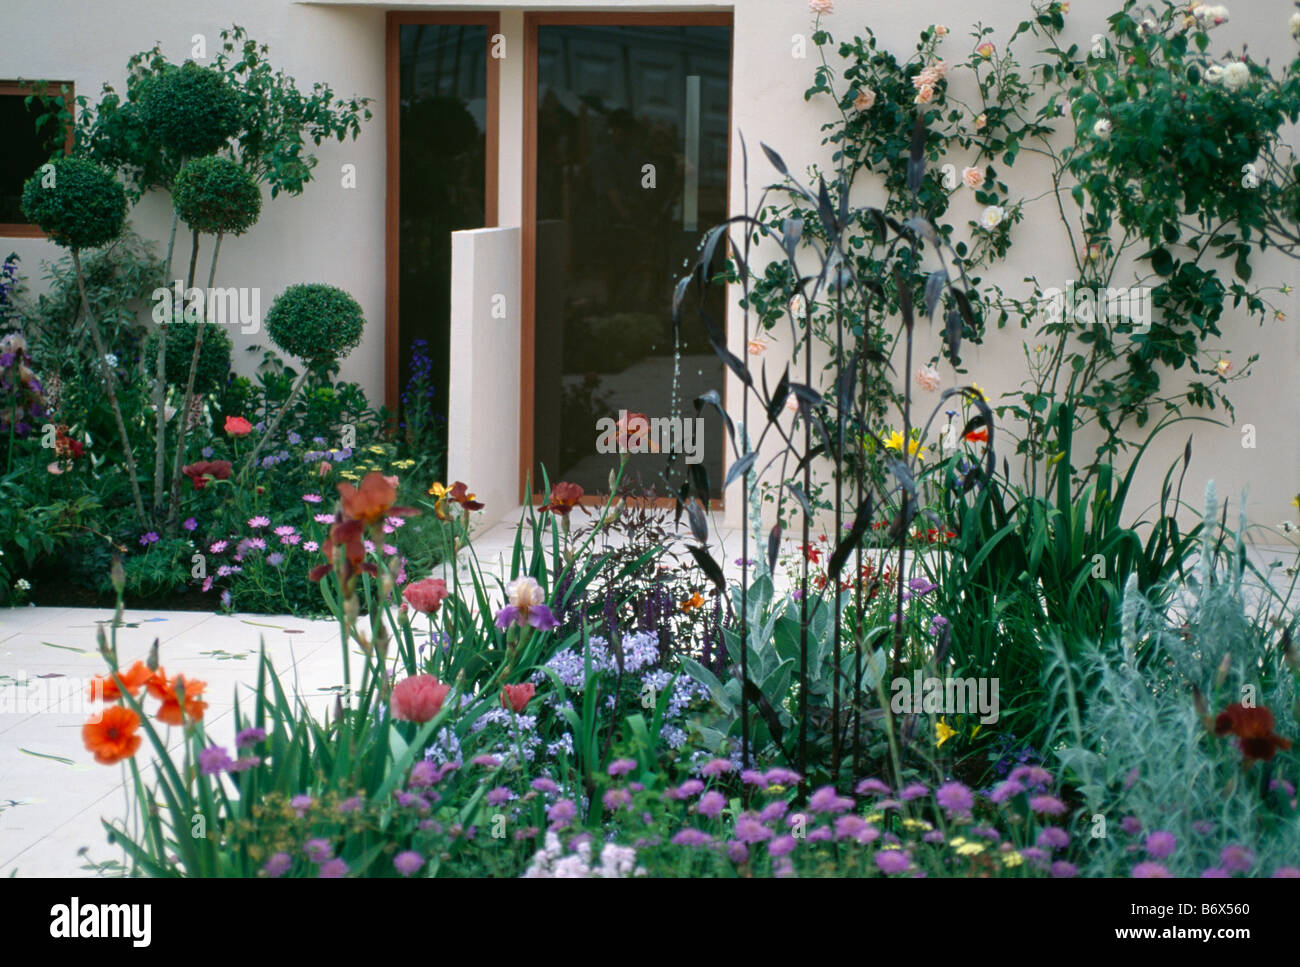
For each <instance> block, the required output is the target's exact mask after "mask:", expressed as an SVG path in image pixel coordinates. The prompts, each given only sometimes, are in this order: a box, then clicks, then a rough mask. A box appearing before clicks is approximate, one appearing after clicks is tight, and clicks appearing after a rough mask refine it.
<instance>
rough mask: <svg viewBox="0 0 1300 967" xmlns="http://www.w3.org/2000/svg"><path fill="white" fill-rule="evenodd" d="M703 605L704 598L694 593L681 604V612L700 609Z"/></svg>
mask: <svg viewBox="0 0 1300 967" xmlns="http://www.w3.org/2000/svg"><path fill="white" fill-rule="evenodd" d="M704 605H705V601H704V596H703V595H702V594H700V592H699V591H696V592H695V593H694V594H692V595H691V596H690V597H689V598H687V599H686V600H685V601H683V602H682V610H683V611H691V610H693V609H695V608H702V607H704Z"/></svg>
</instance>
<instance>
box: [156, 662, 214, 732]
mask: <svg viewBox="0 0 1300 967" xmlns="http://www.w3.org/2000/svg"><path fill="white" fill-rule="evenodd" d="M145 685H146V687H147V688H148V689H149V694H150V695H152V696H153V697H154V698H157V699H161V700H162V705H160V706H159V707H158V714H157V719H158V721H159V722H163V723H165V724H167V725H184V724H185V720H186V719H189V720H190V721H191V722H193V721H197V720H198V719H201V718H203V712H204V710H205V709H206V708H207V707H208V703H207V702H203V701H200V700H199V696H200V695H202V694H203V690H204V689H205V688H207V685H206V684H205V683H204V682H200V681H197V680H196V681H190V680H189V679H187V678H186V677H185V676H184V675H177V676H176V677H175V678H173V679H168V677H167V675H166V673H165V672H163V670H162V669H161V668H159V669H158V670H157V671H156V672H154V673H153V675H152V676H151V677H150V678H149V680H148V681H147V682H145ZM182 692H183V693H184V695H185V707H184V708H183V709H182V708H181V693H182Z"/></svg>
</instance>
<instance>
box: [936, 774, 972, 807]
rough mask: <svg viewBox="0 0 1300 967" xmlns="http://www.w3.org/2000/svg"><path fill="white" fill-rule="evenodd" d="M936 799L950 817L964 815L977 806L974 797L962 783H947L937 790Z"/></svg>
mask: <svg viewBox="0 0 1300 967" xmlns="http://www.w3.org/2000/svg"><path fill="white" fill-rule="evenodd" d="M934 798H935V801H936V802H937V803H938V804H939V805H940V806H941V807H943V808H944V809H946V810H947V811H948V813H949V815H964V814H966V813H968V812H970V811H971V807H972V806H974V805H975V797H974V795H972V794H971V791H970V789H968V788H967V787H966V786H965V785H964V784H963V783H960V782H945V783H944V784H943V785H942V786H940V787H939V788H938V789H936V790H935V792H934Z"/></svg>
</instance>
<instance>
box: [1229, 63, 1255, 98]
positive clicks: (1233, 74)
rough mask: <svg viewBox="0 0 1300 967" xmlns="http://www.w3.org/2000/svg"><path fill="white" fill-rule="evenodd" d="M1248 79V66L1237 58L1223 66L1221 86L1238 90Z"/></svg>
mask: <svg viewBox="0 0 1300 967" xmlns="http://www.w3.org/2000/svg"><path fill="white" fill-rule="evenodd" d="M1249 81H1250V68H1249V67H1247V66H1246V65H1245V64H1243V63H1242V62H1241V61H1239V60H1234V61H1233V62H1232V63H1231V64H1225V65H1224V66H1223V86H1224V87H1226V88H1227V89H1228V90H1230V91H1239V90H1241V89H1242V88H1243V87H1245V86H1246V84H1247V83H1249Z"/></svg>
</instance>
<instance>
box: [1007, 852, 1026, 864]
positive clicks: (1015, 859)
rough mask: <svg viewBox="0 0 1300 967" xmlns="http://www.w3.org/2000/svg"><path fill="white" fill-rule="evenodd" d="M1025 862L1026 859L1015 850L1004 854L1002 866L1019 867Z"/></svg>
mask: <svg viewBox="0 0 1300 967" xmlns="http://www.w3.org/2000/svg"><path fill="white" fill-rule="evenodd" d="M1024 861H1025V858H1024V857H1023V856H1021V855H1020V854H1019V853H1017V852H1016V851H1015V850H1012V851H1011V852H1010V853H1006V854H1004V855H1003V857H1002V865H1003V866H1006V867H1013V866H1019V865H1020V864H1021V863H1023V862H1024Z"/></svg>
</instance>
